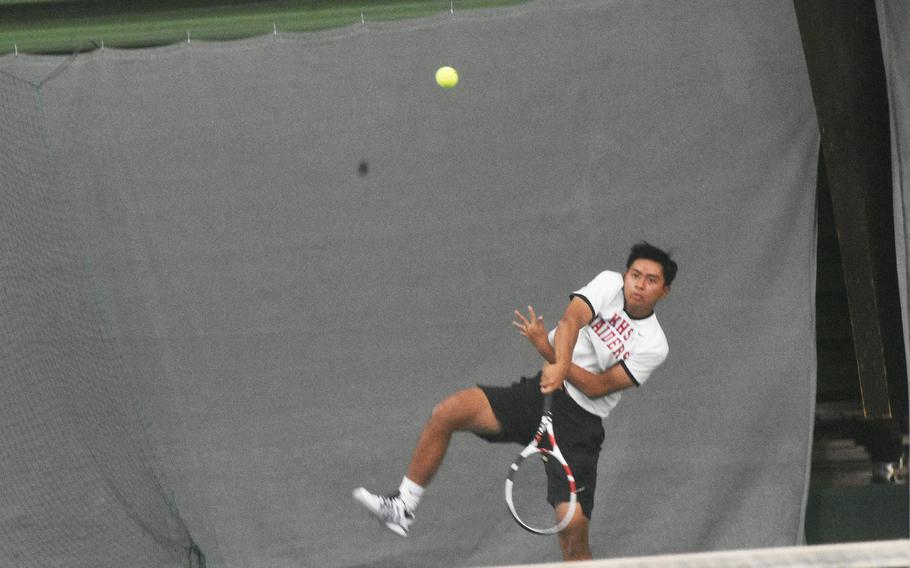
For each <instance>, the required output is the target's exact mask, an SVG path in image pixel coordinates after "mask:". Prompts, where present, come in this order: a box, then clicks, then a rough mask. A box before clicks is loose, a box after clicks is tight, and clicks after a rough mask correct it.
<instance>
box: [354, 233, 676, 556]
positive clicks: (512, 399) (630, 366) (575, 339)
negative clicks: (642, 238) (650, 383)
mask: <svg viewBox="0 0 910 568" xmlns="http://www.w3.org/2000/svg"><path fill="white" fill-rule="evenodd" d="M676 270H677V266H676V262H675V261H673V260H672V259H671V258H670V255H669V254H667V253H666V252H664V251H663V250H661V249H659V248H657V247H655V246H652V245H650V244H648V243H645V242H642V243H638V244H636V245H635V246H633V247H632V250H631V252H630V253H629V257H628V260H627V262H626V270H625V272H624V273H622V274H620V273H617V272H611V271H605V272H601V273H600V274H598V275H597V276H596V277H595V278H594V280H592V281H591V282H590V283H588V284H587V285H586V286H584V287H583V288H581V289H579V290H577V291H576V292H574V293H572V294H571V295H570V300H569V305H568V307H567V308H566V310H565V313H564V314H563V316H562V319H560V320H559V323H558V324H557V326H556V327H555V328H554V329H553V330H552V331H550V332H549V333H547V330H546V328H545V326H544V321H543V317H541V316H537V315H536V314H535V313H534V309H533V308H532V307H530V306H529V307H528V317H527V318H526V317H525V316H524V315H523V314H522V313H521V312H519V311H517V310H516V311H515V315H516V317H517V319H516V321H514V322H513V323H514V325H515V326H516V327H517V328H518V331H519V333H520V334H521V335H523V336H525V337H527V338H528V340H529V341H530V342H531V344H532V345H533V346H534V347H535V348H536V349H537V351H538V352H539V353H540V354H541V356H543V358H544V359H545V362H544V364H543V368H542V370H541V372H540V373H538V374H537V375H536V376H535V377H533V378H524V377H523V378H522V379H521V381H520V382H517V383H512V385H511V386H508V387H493V386H483V385H480V386H477V387H474V388H469V389H466V390H462V391H458V392H456V393H454V394H453V395H451V396H449V397H448V398H446V399H445V400H443V401H442V402H441V403H439V404H438V405H437V406H436V407H435V408H434V409H433V412H432V414H431V416H430V419H429V420H428V421H427V423H426V425H425V426H424V429H423V432H422V433H421V435H420V438H419V440H418V442H417V447H416V448H415V449H414V453H413V455H412V458H411V463H410V465H409V467H408V470H407V473H406V475H405V476H404V478H403V479H402V482H401V485H400V486H399V488H398V491H397V492H395V493H392V494H389V495H376V494H373V493H371V492H369V491H367V490H366V489H364V488H362V487H360V488H357V489H355V490H354V498H355V499H356V500H357V501H358V502H360V503H361V504H362V505H363V506H364V507H366V508H367V509H368V510H369V511H370V513H371V514H372V515H373V516H375V517H376V518H378V519H379V521H380V522H382V523H383V524H384V525H385V526H386V527H387V528H388V529H389V530H391V531H393V532H395V533H397V534H399V535H401V536H407V534H408V530H409V529H410V527H411V524H412V523H413V522H414V511H415V510H416V509H417V505H418V503H419V502H420V499H421V497H422V496H423V493H424V490H425V488H426V487H427V485H428V484H429V483H430V481H431V480H432V479H433V476H434V475H435V474H436V472H437V471H438V469H439V466H440V465H441V464H442V460H443V457H444V456H445V453H446V450H447V449H448V446H449V442H450V440H451V438H452V434H453V433H455V432H460V431H467V432H473V433H474V434H476V435H478V436H480V437H481V438H484V439H486V440H488V441H490V442H516V443H519V444H522V445H525V444H527V443H528V442H529V441H530V440H531V438H532V437H533V436H534V433H535V432H536V430H537V426H538V424H539V423H540V415H541V408H542V406H543V396H544V395H546V394H551V393H552V394H553V414H554V421H553V427H554V430H555V433H556V439H557V441H558V442H559V445H560V447H561V448H563V454H564V455H565V457H566V461H567V462H568V463H569V466H570V467H571V468H572V472H573V474H574V475H575V479H576V483H577V485H578V488H579V492H578V503H579V505H580V506H579V507H576V510H575V513H574V517H573V519H572V520H571V521H570V523H569V524H568V526H567V527H566V528H565V529H563V530H562V531H561V532H559V533H558V537H559V544H560V547H561V548H562V554H563V558H564V559H565V560H584V559H590V558H592V556H591V549H590V547H589V545H588V524H589V521H590V519H591V510H592V509H593V507H594V489H595V484H596V481H597V459H598V457H599V455H600V448H601V444H602V443H603V440H604V429H603V424H602V421H603V419H604V418H606V417H607V416H608V415H609V414H610V411H611V410H612V409H613V407H615V406H616V404H617V403H618V402H619V399H620V392H621V391H623V390H625V389H628V388H630V387H633V386H640V385H641V384H643V383H644V382H645V381H646V380H647V379H648V377H650V376H651V373H652V372H653V371H654V369H656V368H657V367H658V366H659V365H660V364H661V363H663V361H664V359H666V357H667V353H668V346H667V339H666V337H665V335H664V332H663V330H662V329H661V327H660V323H658V321H657V316H656V315H655V313H654V307H655V305H656V304H657V303H658V302H659V301H660V300H662V299H663V298H664V297H666V295H667V294H668V293H669V292H670V285H671V284H672V283H673V279H674V278H675V277H676ZM551 481H553V480H551ZM560 492H562V495H560ZM548 500H549V501H550V503H551V504H552V505H553V507H554V508H555V510H556V514H557V515H559V513H560V511H565V510H566V509H565V508H567V507H568V503H567V501H568V488H567V487H566V486H565V484H564V483H563V484H560V485H559V486H558V488H553V487H551V489H550V491H549V492H548Z"/></svg>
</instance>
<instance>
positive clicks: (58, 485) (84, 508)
mask: <svg viewBox="0 0 910 568" xmlns="http://www.w3.org/2000/svg"><path fill="white" fill-rule="evenodd" d="M40 97H41V93H40V89H38V88H37V87H36V86H34V85H32V84H30V83H28V82H25V81H22V80H19V79H17V78H15V77H12V76H9V75H5V74H3V73H2V72H0V137H2V139H3V141H4V151H3V152H0V203H2V212H0V479H3V491H0V565H4V566H20V567H30V566H42V567H53V566H67V567H73V566H93V567H104V566H186V565H193V564H197V563H198V560H194V558H195V559H198V556H196V555H194V554H193V546H192V542H191V540H190V537H189V533H188V531H187V529H186V527H185V525H184V523H183V521H182V520H181V518H180V516H179V515H178V513H177V510H176V507H175V506H174V503H173V499H172V498H170V497H169V495H168V492H167V491H166V490H165V487H164V484H163V483H162V477H161V475H160V472H158V471H156V468H155V461H154V460H153V459H152V458H151V455H152V453H151V452H150V445H149V442H148V440H147V439H146V438H145V436H144V431H143V423H142V421H141V420H140V419H139V418H138V417H139V416H141V414H140V413H139V412H137V405H136V404H135V401H134V399H133V396H132V394H131V393H132V392H134V391H132V386H133V385H134V381H135V378H136V377H135V375H136V374H135V373H134V372H133V371H132V370H131V369H129V368H128V367H127V365H126V364H125V363H124V362H123V360H122V359H121V358H120V357H118V355H117V352H118V350H117V348H116V345H115V340H114V338H113V337H111V336H110V334H108V333H107V332H106V331H105V326H104V325H103V321H104V318H103V317H102V314H101V312H100V310H99V308H98V306H97V305H96V304H95V302H94V296H93V292H92V290H93V287H92V285H91V279H90V278H89V276H88V272H87V270H86V266H85V261H84V253H83V250H82V247H81V246H80V244H79V241H78V239H77V238H76V235H77V234H78V232H77V230H76V228H77V223H78V216H77V215H76V214H75V212H76V211H78V207H76V206H75V205H76V201H75V197H74V196H73V195H72V194H71V193H70V192H67V191H65V190H64V189H63V185H62V184H59V185H58V184H55V183H54V176H53V173H52V171H53V170H52V167H51V164H50V161H49V147H48V141H47V138H46V136H47V135H46V130H45V126H44V120H43V114H42V109H41V104H40Z"/></svg>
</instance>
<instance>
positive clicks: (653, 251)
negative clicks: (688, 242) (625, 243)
mask: <svg viewBox="0 0 910 568" xmlns="http://www.w3.org/2000/svg"><path fill="white" fill-rule="evenodd" d="M639 258H644V259H646V260H653V261H654V262H656V263H658V264H660V265H661V267H663V269H664V285H666V286H669V285H670V284H672V283H673V279H674V278H676V269H677V266H676V262H675V261H674V260H673V259H672V258H670V254H669V253H667V252H664V251H663V250H661V249H659V248H657V247H656V246H654V245H652V244H650V243H647V242H645V241H641V242H640V243H636V244H635V245H633V246H632V251H631V252H630V253H629V260H628V261H626V268H629V267H630V266H632V263H633V262H635V261H636V260H638V259H639Z"/></svg>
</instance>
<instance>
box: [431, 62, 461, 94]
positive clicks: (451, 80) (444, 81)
mask: <svg viewBox="0 0 910 568" xmlns="http://www.w3.org/2000/svg"><path fill="white" fill-rule="evenodd" d="M436 82H437V83H438V84H439V86H440V87H442V88H443V89H451V88H452V87H454V86H455V85H457V84H458V71H455V70H454V69H452V68H451V67H440V68H439V69H437V70H436Z"/></svg>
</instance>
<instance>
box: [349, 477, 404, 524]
mask: <svg viewBox="0 0 910 568" xmlns="http://www.w3.org/2000/svg"><path fill="white" fill-rule="evenodd" d="M354 499H356V500H357V501H358V502H359V503H360V504H361V505H363V506H364V507H366V508H367V510H368V511H369V512H370V514H372V515H373V516H374V517H376V518H377V519H379V522H380V523H382V524H384V525H385V526H386V528H387V529H389V530H390V531H392V532H393V533H395V534H398V535H401V536H408V529H410V528H411V523H413V522H414V513H412V512H411V511H410V510H408V508H407V506H405V504H404V501H402V500H401V497H399V496H398V493H395V494H393V495H373V494H372V493H370V492H369V491H367V490H366V489H364V488H363V487H358V488H357V489H355V490H354Z"/></svg>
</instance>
